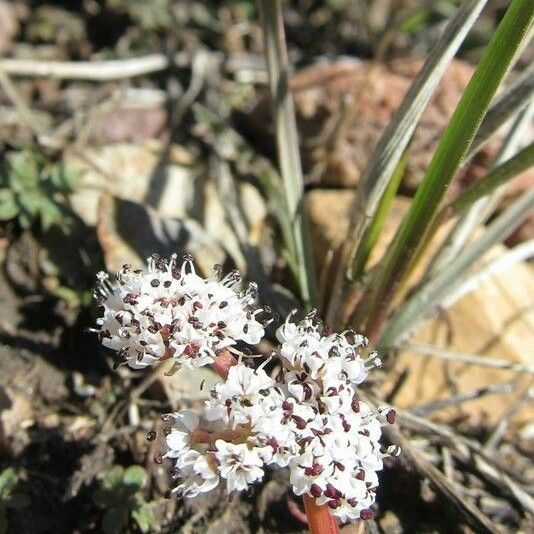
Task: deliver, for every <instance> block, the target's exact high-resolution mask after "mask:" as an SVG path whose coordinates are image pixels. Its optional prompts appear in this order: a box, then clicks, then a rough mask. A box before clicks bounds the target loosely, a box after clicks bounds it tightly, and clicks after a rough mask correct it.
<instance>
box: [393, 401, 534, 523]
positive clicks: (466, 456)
mask: <svg viewBox="0 0 534 534" xmlns="http://www.w3.org/2000/svg"><path fill="white" fill-rule="evenodd" d="M397 413H398V420H399V423H400V424H401V425H402V426H403V427H404V428H411V429H412V430H414V431H417V432H424V433H427V434H429V435H432V436H435V437H436V436H438V437H441V438H444V439H445V440H447V443H448V444H449V445H450V446H451V447H452V450H451V452H452V454H453V455H454V456H455V457H456V458H458V459H459V460H460V461H462V462H463V463H466V464H472V465H474V467H475V468H476V469H477V470H478V472H479V473H480V474H481V475H482V476H483V477H484V478H485V479H486V480H487V481H488V482H490V483H491V484H495V485H497V486H498V487H499V488H501V490H503V492H505V493H507V494H508V495H510V496H511V497H513V498H514V499H516V500H517V502H518V503H519V504H520V505H521V506H523V507H524V508H525V509H526V510H528V511H529V512H530V513H534V500H533V499H532V497H531V496H530V495H529V494H528V493H527V492H526V491H525V490H523V489H522V488H521V485H520V483H519V482H518V481H516V480H514V478H513V474H512V473H510V471H509V469H508V467H507V466H506V465H504V464H502V463H500V462H498V461H497V460H496V459H494V458H491V457H490V456H489V455H488V454H487V453H486V452H485V451H484V450H483V448H482V446H481V445H480V444H479V443H476V442H475V441H473V440H470V439H468V438H466V437H464V436H461V435H459V434H456V433H455V432H453V431H452V430H451V429H450V428H448V427H447V426H445V425H440V424H437V423H432V422H430V421H428V420H426V419H424V418H422V417H418V416H417V415H414V414H411V413H409V412H406V411H401V410H399V411H398V412H397Z"/></svg>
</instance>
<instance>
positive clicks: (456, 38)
mask: <svg viewBox="0 0 534 534" xmlns="http://www.w3.org/2000/svg"><path fill="white" fill-rule="evenodd" d="M485 4H486V0H468V1H465V2H464V3H463V4H462V5H461V6H460V8H459V9H458V11H457V12H456V15H455V16H454V17H453V18H452V19H451V20H450V22H449V23H448V25H447V27H446V28H445V31H444V33H443V35H442V36H441V38H440V39H438V41H437V43H436V45H435V46H434V48H433V50H432V51H431V52H430V54H429V56H428V59H427V60H426V62H425V64H424V66H423V68H422V69H421V71H420V72H419V74H418V75H417V77H416V78H415V80H414V81H413V83H412V85H411V86H410V89H409V90H408V92H407V93H406V96H405V97H404V99H403V101H402V104H401V105H400V107H399V109H398V110H397V111H396V112H395V114H394V116H393V117H392V119H391V121H390V123H389V124H388V126H387V128H386V130H385V132H384V133H383V134H382V136H381V138H380V140H379V141H378V143H377V145H376V148H375V150H374V152H373V154H372V156H371V158H370V160H369V163H368V164H367V166H366V168H365V170H364V172H363V174H362V177H361V182H360V184H361V185H360V187H359V197H360V205H361V207H362V208H363V210H364V212H365V213H367V214H368V216H369V217H371V216H372V215H373V213H374V211H375V210H376V209H377V206H378V203H379V201H380V198H381V197H382V194H383V193H384V190H385V189H386V186H387V184H388V181H389V180H390V178H391V176H392V174H393V172H394V171H395V168H396V167H397V165H398V163H399V161H400V159H401V157H402V154H403V152H404V150H405V149H406V147H407V146H408V143H409V141H410V139H411V137H412V134H413V132H414V130H415V128H416V126H417V123H418V122H419V119H420V118H421V115H422V114H423V111H424V109H425V107H426V105H427V104H428V102H429V101H430V99H431V97H432V95H433V94H434V91H435V89H436V87H437V85H438V83H439V82H440V80H441V78H442V77H443V74H444V73H445V71H446V69H447V67H448V65H449V63H450V62H451V60H452V58H453V57H454V55H455V54H456V52H457V50H458V48H459V47H460V45H461V44H462V42H463V40H464V39H465V36H466V35H467V33H468V32H469V30H470V29H471V27H472V26H473V24H474V22H475V20H476V19H477V18H478V15H479V14H480V12H481V11H482V8H483V7H484V5H485Z"/></svg>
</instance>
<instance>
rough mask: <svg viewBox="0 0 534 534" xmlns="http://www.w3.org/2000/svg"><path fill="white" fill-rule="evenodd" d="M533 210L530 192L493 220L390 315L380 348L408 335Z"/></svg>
mask: <svg viewBox="0 0 534 534" xmlns="http://www.w3.org/2000/svg"><path fill="white" fill-rule="evenodd" d="M533 208H534V191H528V192H527V193H525V194H523V196H521V197H520V198H519V199H518V200H517V201H516V202H515V203H514V204H513V205H512V206H510V207H509V208H508V209H507V210H505V211H504V212H503V213H502V214H501V215H500V216H499V217H498V218H497V219H495V221H494V222H492V223H491V225H489V226H488V228H487V229H486V231H485V232H484V234H483V235H482V237H480V238H479V239H477V240H476V241H475V242H474V243H472V244H471V245H470V246H469V248H468V249H467V250H466V251H465V252H464V253H463V254H461V255H460V256H458V257H457V258H456V259H455V261H453V262H452V263H450V264H449V265H448V266H446V267H445V268H444V269H443V270H442V271H441V272H440V273H439V275H438V276H436V278H433V279H432V280H430V281H429V282H427V284H426V285H425V286H423V287H422V288H421V289H420V290H419V291H418V292H417V293H416V294H415V295H414V296H413V297H412V298H411V299H410V300H408V302H406V303H405V304H404V305H403V306H402V307H401V308H399V310H397V312H395V313H394V314H393V316H392V317H391V319H390V320H389V321H388V324H387V326H386V328H385V329H384V332H383V334H382V336H381V338H380V345H381V346H382V347H392V346H394V345H395V344H397V343H398V342H399V341H400V340H401V338H402V337H403V336H406V335H407V334H409V333H410V331H411V329H413V328H415V327H416V326H417V325H418V323H419V322H420V321H421V319H423V318H424V317H426V316H428V315H429V314H430V313H431V312H432V311H433V310H434V309H435V308H436V306H437V305H438V304H439V303H440V302H441V301H442V300H443V299H444V298H445V297H446V295H447V294H448V293H449V291H450V290H451V288H453V287H454V286H455V285H457V284H458V281H459V280H461V277H462V276H463V275H464V274H465V272H466V271H467V270H468V269H469V268H470V267H471V266H472V265H473V264H474V263H475V262H476V261H478V260H479V259H480V258H481V257H482V255H483V254H485V253H486V252H487V251H488V250H489V249H490V248H491V247H492V246H493V245H495V244H496V243H499V242H500V241H502V240H503V239H505V238H506V236H507V235H509V234H510V233H511V232H513V231H514V230H515V228H517V226H518V225H519V224H520V223H521V221H522V220H523V218H524V217H525V216H526V215H527V214H528V213H529V212H530V211H532V209H533Z"/></svg>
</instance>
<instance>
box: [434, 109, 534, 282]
mask: <svg viewBox="0 0 534 534" xmlns="http://www.w3.org/2000/svg"><path fill="white" fill-rule="evenodd" d="M533 115H534V103H531V104H530V105H529V106H527V109H525V110H524V111H523V112H521V113H520V115H519V117H518V118H517V119H516V120H515V121H514V123H513V124H512V126H511V128H510V131H509V133H508V135H507V136H506V139H505V140H504V141H503V144H502V146H501V149H500V151H499V154H498V156H497V157H496V158H495V162H494V167H495V166H498V165H500V164H502V163H503V162H504V161H506V160H507V159H509V158H510V157H511V156H513V154H515V153H516V151H517V149H518V147H519V146H520V144H521V142H522V140H523V136H524V133H525V131H526V130H527V128H528V127H530V120H531V117H532V116H533ZM501 192H502V188H497V190H496V191H494V192H493V193H492V194H491V195H490V197H489V198H485V199H482V200H479V201H478V202H475V203H474V204H473V205H472V206H471V207H470V208H469V209H468V210H467V211H466V212H465V213H463V214H461V215H460V217H459V219H458V221H457V222H456V224H455V225H454V228H453V229H452V230H451V232H450V233H449V235H448V236H447V239H446V241H445V243H444V244H443V246H442V247H441V249H440V250H439V252H438V253H437V255H436V257H435V258H434V259H433V260H432V264H431V266H430V268H429V269H428V275H427V279H428V278H431V277H432V276H435V274H436V273H438V272H439V271H440V270H441V268H442V267H443V266H444V265H448V264H449V262H450V261H452V260H453V259H454V258H455V257H456V256H457V255H458V254H460V253H461V251H462V250H463V248H464V247H465V245H466V243H467V242H468V240H469V238H470V237H471V235H472V233H473V231H474V229H475V228H476V227H477V226H478V225H479V224H481V223H483V222H484V220H485V219H486V218H487V217H488V215H489V214H490V213H491V212H492V211H493V209H494V207H495V205H496V203H497V201H498V198H499V197H500V195H501Z"/></svg>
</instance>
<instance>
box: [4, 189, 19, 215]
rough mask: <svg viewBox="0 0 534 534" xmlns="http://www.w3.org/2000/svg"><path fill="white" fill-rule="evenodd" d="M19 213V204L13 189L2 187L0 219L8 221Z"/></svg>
mask: <svg viewBox="0 0 534 534" xmlns="http://www.w3.org/2000/svg"><path fill="white" fill-rule="evenodd" d="M18 214H19V206H18V205H17V201H16V198H15V195H14V193H13V191H11V190H10V189H0V220H2V221H8V220H9V219H13V218H14V217H16V216H17V215H18Z"/></svg>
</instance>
